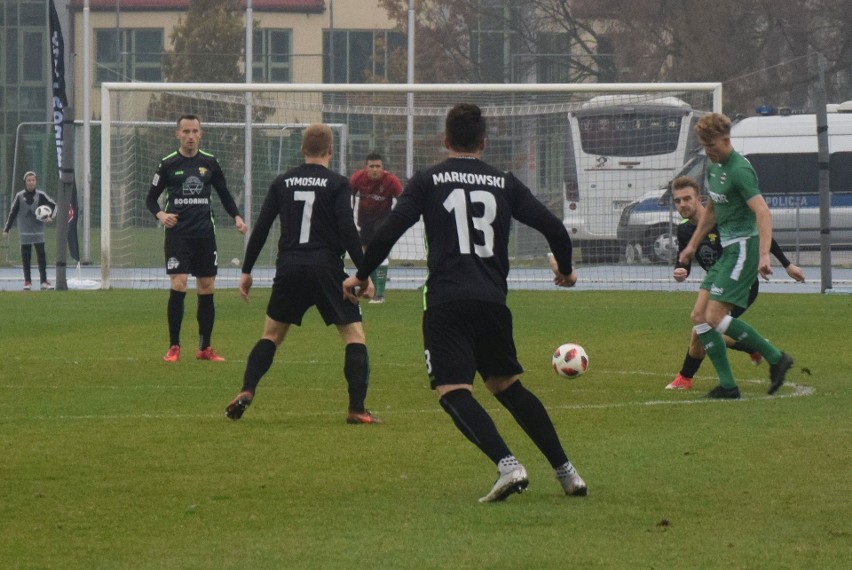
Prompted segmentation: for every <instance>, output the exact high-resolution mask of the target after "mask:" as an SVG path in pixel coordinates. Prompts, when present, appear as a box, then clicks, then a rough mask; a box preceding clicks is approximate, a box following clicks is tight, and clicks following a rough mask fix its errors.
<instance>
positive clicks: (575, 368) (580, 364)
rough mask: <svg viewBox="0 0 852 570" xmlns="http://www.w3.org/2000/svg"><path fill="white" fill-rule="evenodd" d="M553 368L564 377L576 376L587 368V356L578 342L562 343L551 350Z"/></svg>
mask: <svg viewBox="0 0 852 570" xmlns="http://www.w3.org/2000/svg"><path fill="white" fill-rule="evenodd" d="M553 369H554V370H555V371H556V373H557V374H559V375H560V376H562V377H564V378H576V377H577V376H580V375H581V374H583V373H585V372H586V370H588V369H589V356H588V355H587V354H586V351H585V350H584V349H583V347H582V346H580V345H579V344H574V343H573V342H569V343H566V344H563V345H561V346H559V347H558V348H557V349H556V350H555V351H553Z"/></svg>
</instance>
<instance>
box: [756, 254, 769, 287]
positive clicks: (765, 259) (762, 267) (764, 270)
mask: <svg viewBox="0 0 852 570" xmlns="http://www.w3.org/2000/svg"><path fill="white" fill-rule="evenodd" d="M757 272H758V273H760V276H761V277H763V278H764V279H765V280H767V281H769V276H770V275H772V265H771V264H770V263H769V253H768V252H767V253H761V254H760V262H759V263H758V265H757Z"/></svg>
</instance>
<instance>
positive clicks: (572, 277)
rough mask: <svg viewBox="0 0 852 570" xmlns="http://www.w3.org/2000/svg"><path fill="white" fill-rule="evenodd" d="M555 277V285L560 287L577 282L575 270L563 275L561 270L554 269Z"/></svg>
mask: <svg viewBox="0 0 852 570" xmlns="http://www.w3.org/2000/svg"><path fill="white" fill-rule="evenodd" d="M554 273H555V275H556V276H555V277H554V278H553V283H554V285H557V286H559V287H573V286H574V285H576V283H577V272H576V271H575V270H573V269H572V270H571V273H570V274H569V275H563V274H562V273H559V271H558V270H557V271H554Z"/></svg>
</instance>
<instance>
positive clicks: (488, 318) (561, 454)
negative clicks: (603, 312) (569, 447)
mask: <svg viewBox="0 0 852 570" xmlns="http://www.w3.org/2000/svg"><path fill="white" fill-rule="evenodd" d="M445 129H446V130H445V132H444V146H445V147H447V149H448V150H449V158H448V159H447V160H445V161H444V162H441V163H440V164H437V165H435V166H433V167H431V168H429V169H427V170H425V171H421V172H418V173H416V174H415V175H414V177H413V178H412V179H411V180H409V181H408V184H407V185H406V187H405V190H404V191H403V193H402V195H401V196H400V197H399V200H398V202H397V205H396V207H394V209H393V211H392V212H391V213H390V214H389V216H388V217H387V218H386V219H385V221H384V223H383V224H382V225H381V226H379V228H378V229H377V231H376V234H375V236H374V237H373V241H372V242H371V243H370V245H369V246H368V247H367V250H366V252H365V253H364V263H363V265H362V264H359V265H358V272H357V274H356V275H353V276H351V277H349V278H348V279H347V280H346V281H345V282H344V283H343V288H344V292H345V293H346V294H347V295H348V296H349V298H350V299H351V300H355V299H356V297H355V293H354V291H355V288H357V287H361V288H364V287H366V286H367V278H368V277H369V275H370V273H371V272H372V271H373V270H374V269H375V268H376V267H377V266H378V265H379V264H380V263H381V262H382V260H384V259H385V258H386V257H387V255H388V253H389V252H390V250H391V248H392V247H393V245H394V243H396V241H397V240H398V239H399V238H400V237H401V236H402V234H403V233H404V232H405V231H406V230H407V229H408V228H409V227H411V226H412V225H414V223H416V222H417V221H418V220H419V219H420V216H421V215H422V216H423V223H424V227H425V233H426V240H427V251H428V260H427V264H428V269H429V277H428V279H427V281H426V287H425V290H424V295H425V305H424V306H425V312H424V313H423V341H424V345H425V356H426V371H427V373H428V375H429V380H430V383H431V386H432V388H433V389H435V391H436V392H437V395H438V397H439V398H440V404H441V406H442V407H443V408H444V410H445V411H446V412H447V413H448V414H449V415H450V417H451V418H452V419H453V422H454V423H455V425H456V427H457V428H458V429H459V431H461V432H462V434H464V436H465V437H467V438H468V439H469V440H470V441H471V442H472V443H473V444H474V445H476V446H477V447H478V448H479V449H480V450H481V451H482V452H483V453H485V454H486V455H487V456H488V457H489V458H490V459H491V460H492V461H493V462H494V463H495V464H497V469H498V477H497V481H496V482H495V484H494V486H493V488H492V489H491V491H490V492H489V493H488V494H487V495H485V496H484V497H482V498H481V499H480V501H481V502H487V501H501V500H503V499H505V498H506V497H508V496H509V495H510V494H512V493H518V492H521V491H523V490H524V489H525V488H526V487H527V484H528V479H527V472H526V469H524V467H523V465H521V464H520V463H519V462H518V461H517V459H515V456H514V455H512V452H511V451H510V450H509V448H508V446H507V445H506V443H505V442H504V441H503V438H502V437H501V435H500V434H499V433H498V431H497V428H496V427H495V425H494V422H493V421H492V419H491V417H490V416H489V415H488V413H487V412H486V411H485V409H484V408H483V407H482V406H481V405H480V404H479V402H477V400H476V399H474V397H473V393H472V390H473V380H474V377H475V375H476V373H477V372H479V374H480V375H481V376H482V378H483V379H484V380H485V385H486V387H487V388H488V390H489V391H490V392H491V393H492V394H493V395H494V396H496V398H497V400H498V401H499V402H500V403H501V404H502V405H503V406H505V407H506V408H507V409H508V410H509V412H511V414H512V416H513V417H514V418H515V420H516V421H517V422H518V423H519V424H520V425H521V427H522V428H523V429H524V431H525V432H526V433H527V435H528V436H529V437H530V439H532V441H533V442H535V444H536V445H537V446H538V448H539V449H540V450H541V451H542V452H543V453H544V455H545V457H547V459H548V461H549V462H550V464H551V465H552V466H553V468H554V470H555V472H556V477H557V479H558V480H559V482H560V483H561V484H562V488H563V489H564V491H565V492H566V493H567V494H569V495H585V494H586V484H585V483H584V482H583V480H582V478H580V476H579V475H578V474H577V471H576V470H575V469H574V466H573V465H571V462H570V461H568V457H567V456H566V455H565V451H564V450H563V448H562V444H561V443H560V441H559V437H558V435H557V433H556V429H555V428H554V426H553V423H552V422H551V420H550V416H549V415H548V413H547V410H546V409H545V408H544V406H543V405H542V403H541V401H540V400H539V399H538V398H537V397H536V396H535V395H534V394H533V393H532V392H530V391H529V390H527V389H526V388H525V387H524V386H523V385H522V384H521V382H520V380H519V376H520V374H521V372H523V368H522V367H521V365H520V363H519V362H518V359H517V354H516V350H515V344H514V339H513V337H512V314H511V312H510V311H509V308H508V307H507V306H506V293H507V289H508V288H507V285H506V277H507V275H508V273H509V253H508V240H509V231H510V228H511V221H512V218H514V219H516V220H518V221H520V222H522V223H524V224H526V225H528V226H531V227H532V228H534V229H536V230H538V231H539V232H541V233H542V234H543V235H544V236H545V237H546V238H547V241H548V244H549V245H550V248H551V251H552V252H553V254H554V256H555V258H556V261H557V264H558V271H557V272H556V278H555V279H554V282H555V283H556V284H557V285H561V286H565V287H570V286H572V285H574V283H575V282H576V280H577V276H576V274H575V272H574V269H573V268H572V264H571V239H570V238H569V236H568V233H567V232H566V231H565V227H564V226H563V225H562V222H561V221H560V220H559V219H558V218H557V217H556V216H554V215H553V214H552V213H550V211H549V210H548V209H547V208H546V207H545V206H544V205H543V204H542V203H541V202H539V201H538V200H536V199H535V198H534V197H533V195H532V192H530V190H529V188H527V187H526V186H524V185H523V184H522V183H521V182H520V181H518V180H517V179H516V178H515V177H514V176H513V175H512V174H511V173H507V172H503V171H502V170H498V169H497V168H494V167H492V166H490V165H488V164H486V163H485V162H483V161H481V160H480V159H479V157H480V155H481V153H482V151H483V149H484V148H485V118H484V117H483V116H482V113H481V111H480V109H479V107H477V106H476V105H471V104H461V105H457V106H455V107H453V109H451V110H450V112H449V113H448V114H447V118H446V124H445Z"/></svg>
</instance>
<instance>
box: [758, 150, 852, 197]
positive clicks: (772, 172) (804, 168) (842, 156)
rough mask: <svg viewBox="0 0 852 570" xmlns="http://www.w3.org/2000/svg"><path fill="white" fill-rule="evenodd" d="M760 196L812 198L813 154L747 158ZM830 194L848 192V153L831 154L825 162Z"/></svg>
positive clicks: (851, 162)
mask: <svg viewBox="0 0 852 570" xmlns="http://www.w3.org/2000/svg"><path fill="white" fill-rule="evenodd" d="M746 158H748V160H749V162H751V165H752V166H753V167H754V170H755V172H757V181H758V184H759V185H760V191H761V192H762V193H763V194H816V193H817V192H819V160H818V155H817V154H816V153H804V152H803V153H789V154H750V155H748V156H747V157H746ZM829 180H830V190H831V192H850V191H852V152H835V153H833V154H832V155H831V157H830V158H829Z"/></svg>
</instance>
